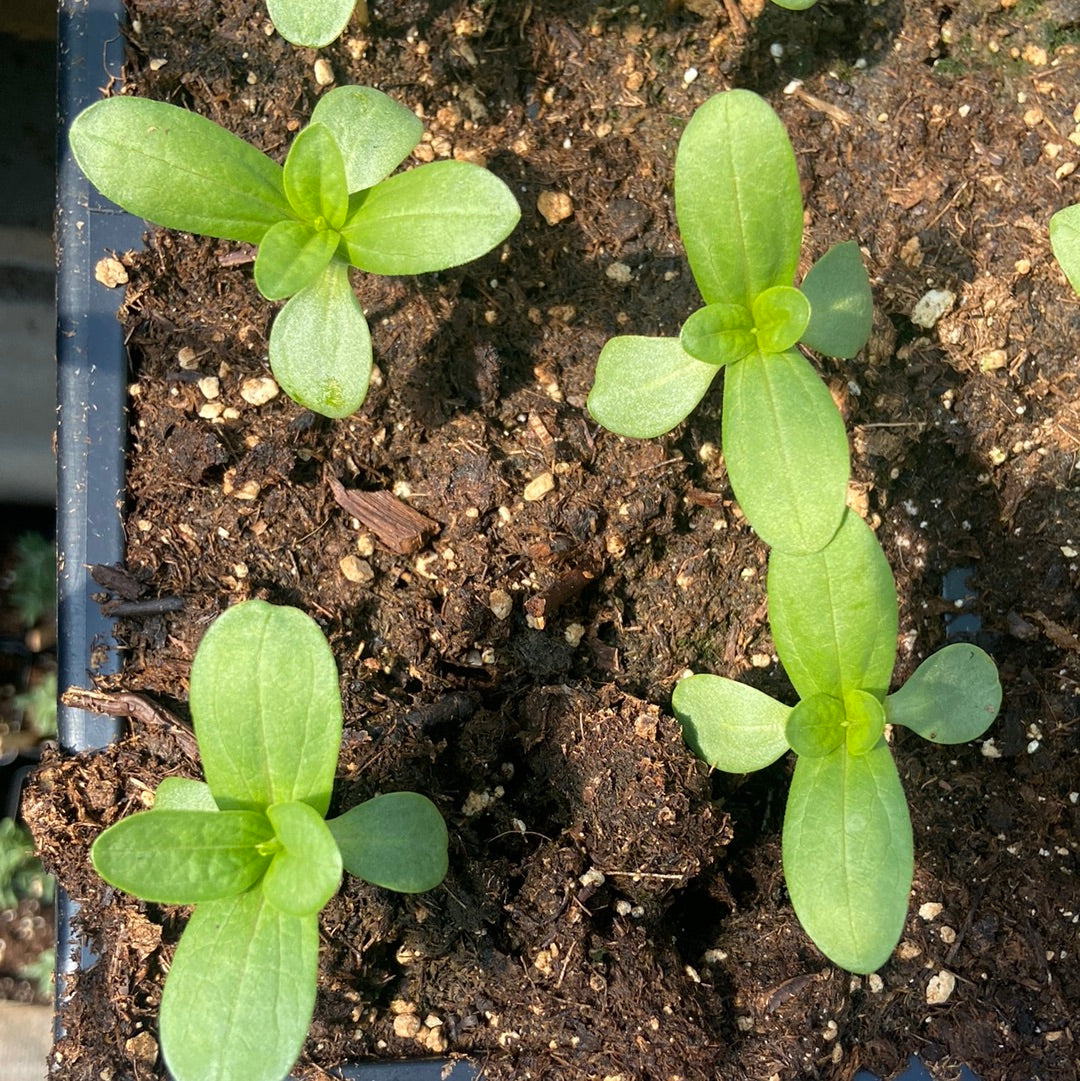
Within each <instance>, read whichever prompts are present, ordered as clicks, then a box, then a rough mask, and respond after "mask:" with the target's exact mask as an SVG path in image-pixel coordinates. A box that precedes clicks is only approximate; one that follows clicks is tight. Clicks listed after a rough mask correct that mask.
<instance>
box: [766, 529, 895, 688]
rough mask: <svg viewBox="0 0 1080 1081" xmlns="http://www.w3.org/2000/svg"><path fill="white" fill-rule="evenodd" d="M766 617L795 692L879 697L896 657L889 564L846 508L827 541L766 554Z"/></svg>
mask: <svg viewBox="0 0 1080 1081" xmlns="http://www.w3.org/2000/svg"><path fill="white" fill-rule="evenodd" d="M768 596H769V623H770V624H771V627H772V633H773V642H774V643H775V645H776V652H777V653H778V654H779V656H780V660H781V662H782V663H783V665H784V670H785V671H786V672H787V674H788V678H789V679H790V680H791V682H792V684H793V685H794V687H795V690H796V692H797V693H798V695H799V697H800V698H810V697H811V696H813V695H815V694H831V695H833V697H835V698H841V699H842V698H843V697H844V694H845V692H847V691H853V690H862V691H867V692H868V693H870V694H872V695H874V696H875V697H876V698H878V700H881V699H883V698H884V697H885V694H886V692H887V691H888V689H889V681H890V680H891V679H892V670H893V664H894V663H895V661H896V633H897V623H898V617H897V607H896V587H895V585H894V583H893V577H892V571H891V570H890V569H889V563H888V560H886V558H885V554H884V552H882V550H881V546H880V545H879V544H878V542H877V538H876V537H875V536H874V534H873V531H872V530H871V529H870V527H869V526H868V525H867V524H866V523H865V522H864V521H863V520H862V519H861V518H860V517H859V516H858V515H857V514H855V513H854V512H853V511H850V510H849V511H847V512H846V513H845V515H844V519H843V524H842V525H841V527H840V530H839V531H838V532H837V534H836V536H835V537H834V538H833V541H832V543H831V544H830V545H829V546H828V547H827V548H825V549H824V550H822V551H820V552H815V553H813V554H811V555H793V554H791V553H790V552H782V551H779V550H774V551H773V552H772V554H771V556H770V558H769V580H768Z"/></svg>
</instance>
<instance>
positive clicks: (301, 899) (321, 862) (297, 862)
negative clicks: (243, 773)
mask: <svg viewBox="0 0 1080 1081" xmlns="http://www.w3.org/2000/svg"><path fill="white" fill-rule="evenodd" d="M266 817H267V818H268V819H270V824H271V825H272V826H273V827H274V834H275V837H276V840H277V842H278V844H279V845H280V846H281V847H280V849H279V850H278V851H277V852H276V853H275V854H274V858H273V862H271V864H270V866H269V868H268V869H267V871H266V874H265V875H264V876H263V880H262V889H263V893H264V894H266V898H267V900H268V901H269V902H270V903H271V904H272V905H273V906H274V907H275V908H280V909H281V911H282V912H289V913H291V914H292V915H294V916H305V915H307V914H308V913H318V912H319V911H320V910H321V909H322V907H323V905H325V904H326V902H327V901H329V900H330V898H331V897H333V896H334V894H335V893H336V892H337V888H338V886H339V885H340V884H341V853H340V852H339V851H338V846H337V842H336V841H335V840H334V836H333V834H332V833H331V832H330V830H329V828H328V827H327V825H326V823H325V822H324V821H323V818H322V815H320V814H319V812H318V811H316V810H314V809H313V808H311V807H309V806H308V804H306V803H275V804H274V805H273V806H271V807H268V808H267V809H266Z"/></svg>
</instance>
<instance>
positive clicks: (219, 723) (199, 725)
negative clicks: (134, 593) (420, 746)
mask: <svg viewBox="0 0 1080 1081" xmlns="http://www.w3.org/2000/svg"><path fill="white" fill-rule="evenodd" d="M190 705H191V716H192V719H193V721H194V724H195V735H196V738H197V739H198V741H199V751H200V753H201V755H202V763H203V771H204V773H205V774H206V780H207V783H208V784H209V785H210V790H211V791H212V792H213V794H214V798H215V800H216V801H217V803H218V805H219V806H221V807H223V808H229V809H233V808H247V809H251V810H265V809H266V808H267V807H269V806H271V805H272V804H275V803H290V802H293V801H303V802H304V803H308V804H310V805H311V806H312V807H313V808H314V809H315V810H316V811H318V812H319V814H320V815H324V814H326V810H327V808H328V807H329V806H330V791H331V789H332V787H333V784H334V771H335V769H336V768H337V758H338V750H339V749H340V747H341V697H340V693H339V691H338V673H337V665H336V664H335V663H334V655H333V654H332V653H331V652H330V647H329V645H327V642H326V639H325V638H324V637H323V633H322V631H321V630H319V626H318V624H317V623H316V622H315V621H314V620H313V619H312V618H311V617H310V616H307V615H305V614H304V613H303V612H301V611H299V610H298V609H296V608H286V607H278V606H276V605H272V604H267V603H266V602H265V601H260V600H251V601H244V602H243V603H242V604H238V605H236V606H235V607H233V608H230V609H229V610H228V611H226V612H224V613H223V614H222V615H220V616H218V618H217V619H216V620H214V622H213V623H212V624H211V625H210V627H209V628H208V630H207V632H206V634H205V635H203V639H202V641H201V642H200V643H199V647H198V649H197V650H196V652H195V661H194V663H193V664H192V666H191V690H190ZM153 813H154V814H157V813H158V812H153ZM161 813H164V812H161Z"/></svg>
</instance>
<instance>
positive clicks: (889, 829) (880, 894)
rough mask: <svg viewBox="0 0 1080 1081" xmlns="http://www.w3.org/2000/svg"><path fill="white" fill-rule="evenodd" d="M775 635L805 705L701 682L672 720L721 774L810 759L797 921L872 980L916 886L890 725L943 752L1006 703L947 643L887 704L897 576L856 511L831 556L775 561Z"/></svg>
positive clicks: (797, 798) (801, 784)
mask: <svg viewBox="0 0 1080 1081" xmlns="http://www.w3.org/2000/svg"><path fill="white" fill-rule="evenodd" d="M768 605H769V622H770V625H771V628H772V633H773V640H774V642H775V645H776V652H777V654H778V656H779V657H780V661H781V663H782V664H783V666H784V670H785V671H786V672H787V674H788V677H789V679H790V680H791V683H792V685H793V686H794V688H795V692H796V694H797V695H798V697H799V701H798V704H797V705H795V706H794V707H788V706H785V705H782V704H781V703H780V702H777V701H776V700H775V699H773V698H771V697H769V696H768V695H766V694H763V693H762V692H761V691H758V690H755V689H754V688H751V687H747V686H745V685H744V684H741V683H736V682H734V681H733V680H729V679H724V678H721V677H719V676H713V675H708V674H701V675H695V676H690V677H689V678H687V679H685V680H683V681H682V682H680V683H679V684H678V685H677V686H676V688H675V691H674V694H673V696H672V707H673V709H674V712H675V714H676V716H677V717H678V718H679V721H680V722H681V724H682V727H683V734H684V737H685V739H686V741H687V743H688V744H689V746H690V747H691V749H692V750H693V751H694V753H695V754H697V755H698V756H699V757H700V758H702V759H704V761H706V762H707V763H708V764H709V765H710V766H713V767H715V768H716V769H721V770H725V771H726V772H729V773H747V772H750V771H752V770H757V769H762V768H764V767H765V766H767V765H769V764H770V763H772V762H774V761H776V759H778V758H779V757H780V756H781V755H782V754H783V753H784V752H785V751H786V750H788V749H789V748H790V749H792V750H794V751H795V753H796V755H797V759H796V763H795V774H794V777H793V778H792V782H791V789H790V791H789V793H788V800H787V809H786V811H785V814H784V830H783V846H782V847H783V861H784V875H785V878H786V880H787V886H788V891H789V893H790V895H791V902H792V905H793V906H794V908H795V913H796V915H797V916H798V917H799V921H800V922H801V923H802V925H803V927H804V928H805V930H806V932H807V933H808V934H809V935H810V937H811V938H812V939H813V940H814V942H816V943H817V945H818V947H819V948H820V949H821V950H822V952H823V953H824V954H825V955H826V956H827V957H829V959H830V960H832V961H833V962H835V963H836V964H838V965H840V966H841V967H842V968H846V969H848V970H849V971H851V972H859V973H866V972H872V971H874V970H875V969H876V968H879V967H880V966H881V965H882V964H884V962H885V961H886V960H887V959H888V957H889V955H890V954H891V953H892V951H893V948H894V947H895V946H896V943H897V942H898V941H899V939H900V935H901V933H902V931H903V927H904V920H905V918H906V914H907V903H908V892H909V890H910V888H911V880H912V875H913V855H912V834H911V822H910V819H909V817H908V810H907V802H906V800H905V798H904V790H903V787H902V786H901V783H900V778H899V775H898V774H897V771H896V765H895V763H894V762H893V757H892V753H891V752H890V750H889V745H888V743H887V742H886V739H885V736H884V730H885V725H886V724H892V725H902V726H904V727H906V728H910V729H911V730H912V731H914V732H915V733H917V734H918V735H920V736H922V737H923V738H924V739H928V740H931V741H933V742H935V743H963V742H966V741H968V740H971V739H974V738H975V737H976V736H979V735H981V734H982V733H983V732H984V731H985V730H986V729H987V728H988V727H989V725H990V724H991V722H992V721H993V719H994V717H995V716H996V714H997V711H998V708H999V707H1000V704H1001V687H1000V684H999V682H998V677H997V669H996V668H995V666H994V662H993V661H992V660H991V659H990V657H989V656H987V654H986V653H984V652H983V651H982V650H981V649H979V648H978V647H977V646H973V645H968V644H966V643H956V644H953V645H948V646H946V647H945V648H944V649H942V650H939V651H938V652H937V653H935V654H933V655H932V656H931V657H929V658H928V659H927V660H925V661H924V662H923V663H922V664H921V665H920V666H919V667H918V669H916V671H915V673H914V674H913V675H912V676H911V678H910V679H909V680H908V681H907V683H905V684H904V686H903V687H901V688H900V689H899V690H898V691H896V692H895V693H893V694H889V693H888V689H889V683H890V680H891V678H892V670H893V666H894V664H895V660H896V640H897V626H898V617H897V602H896V588H895V585H894V582H893V578H892V572H891V571H890V569H889V564H888V562H887V561H886V559H885V556H884V553H883V552H882V551H881V547H880V545H879V544H878V542H877V539H876V538H875V537H874V534H873V532H872V531H871V529H870V527H869V526H867V525H866V523H865V522H863V521H862V519H861V518H859V517H858V516H857V515H856V514H854V513H853V512H852V511H846V512H845V514H844V519H843V522H842V524H841V527H840V529H839V530H838V531H837V533H836V536H835V537H834V538H833V540H832V542H831V543H830V544H829V545H828V546H827V547H826V548H824V549H823V550H822V551H820V552H815V553H811V554H809V555H798V554H793V553H790V552H781V551H778V550H774V551H773V552H772V553H771V556H770V560H769V575H768Z"/></svg>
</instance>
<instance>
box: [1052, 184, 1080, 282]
mask: <svg viewBox="0 0 1080 1081" xmlns="http://www.w3.org/2000/svg"><path fill="white" fill-rule="evenodd" d="M1050 248H1051V250H1052V251H1053V253H1054V258H1055V259H1057V261H1058V263H1059V265H1060V266H1061V269H1062V270H1063V271H1065V277H1066V278H1068V279H1069V284H1070V285H1071V286H1072V287H1073V290H1074V291H1075V292H1077V293H1080V203H1077V204H1076V205H1075V206H1067V207H1065V209H1064V210H1059V211H1058V212H1057V213H1056V214H1055V215H1054V216H1053V217H1052V218H1051V219H1050Z"/></svg>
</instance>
